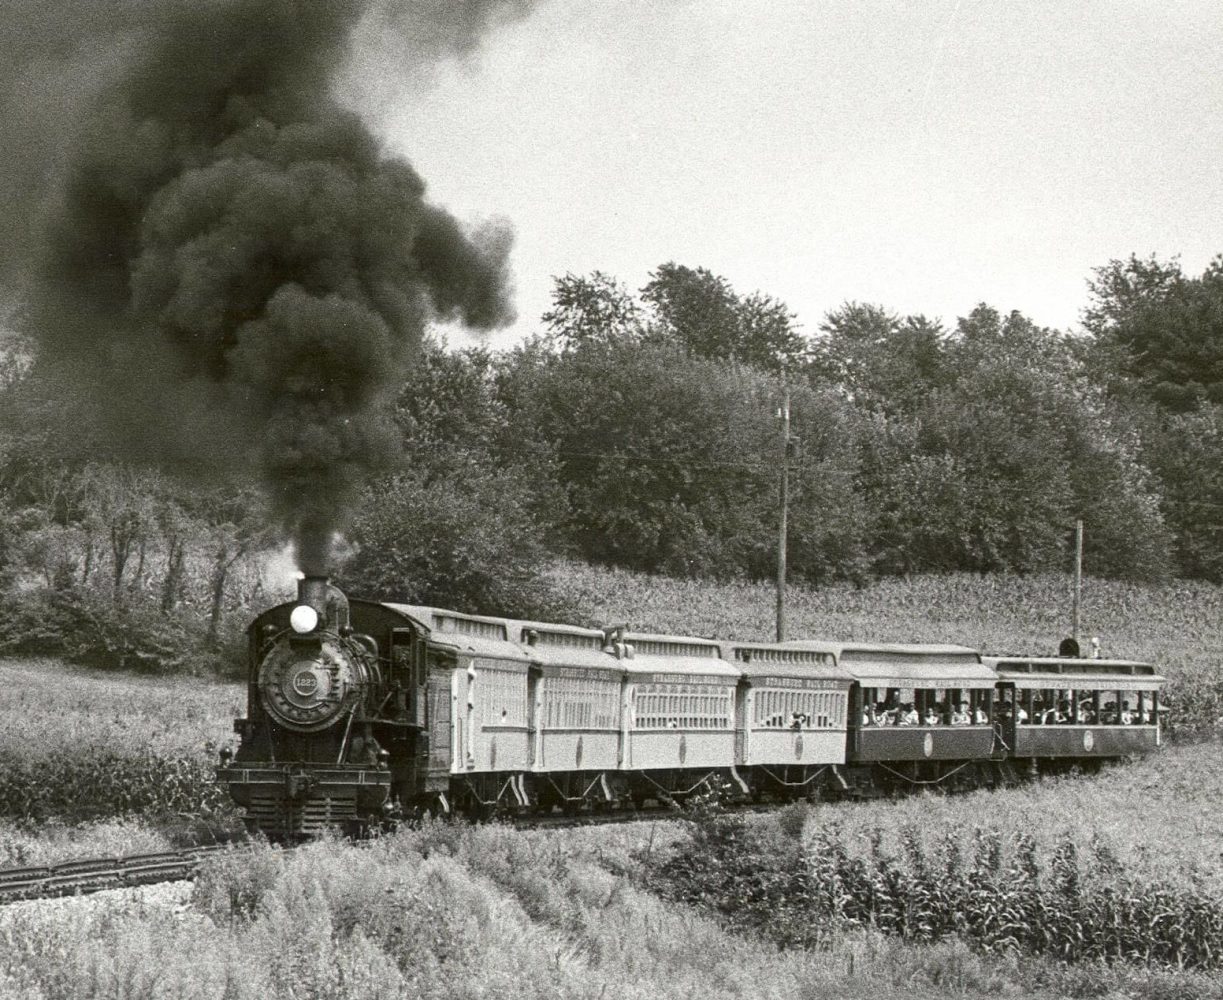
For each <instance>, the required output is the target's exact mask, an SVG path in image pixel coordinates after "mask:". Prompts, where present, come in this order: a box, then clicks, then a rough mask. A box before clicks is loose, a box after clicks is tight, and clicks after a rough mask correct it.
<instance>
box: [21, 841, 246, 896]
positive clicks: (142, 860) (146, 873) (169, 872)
mask: <svg viewBox="0 0 1223 1000" xmlns="http://www.w3.org/2000/svg"><path fill="white" fill-rule="evenodd" d="M233 849H234V847H233V845H232V844H212V845H209V846H206V847H189V848H184V849H183V850H178V851H160V852H158V853H156V854H129V855H126V856H123V857H115V858H81V859H79V860H76V861H61V862H59V863H57V864H53V865H37V866H34V867H30V868H6V869H0V905H4V904H6V903H15V902H17V901H18V900H23V899H52V898H55V897H57V896H77V895H85V894H86V893H91V892H101V891H102V890H104V889H129V888H132V887H134V886H140V885H154V884H156V883H158V882H176V881H180V880H182V879H189V878H192V877H193V876H194V875H195V873H196V872H197V871H198V870H199V866H200V863H201V862H203V861H204V859H206V858H208V857H211V856H213V855H215V854H218V853H220V852H222V851H227V850H233Z"/></svg>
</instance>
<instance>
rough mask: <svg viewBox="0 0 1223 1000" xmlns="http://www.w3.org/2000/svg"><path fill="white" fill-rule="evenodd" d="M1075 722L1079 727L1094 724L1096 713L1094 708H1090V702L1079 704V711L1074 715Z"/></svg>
mask: <svg viewBox="0 0 1223 1000" xmlns="http://www.w3.org/2000/svg"><path fill="white" fill-rule="evenodd" d="M1075 720H1076V721H1077V722H1078V723H1079V725H1081V726H1090V725H1093V724H1094V723H1095V721H1096V711H1095V709H1094V708H1092V707H1091V702H1089V701H1080V702H1079V709H1078V711H1077V712H1076V713H1075Z"/></svg>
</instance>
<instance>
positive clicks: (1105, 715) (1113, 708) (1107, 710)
mask: <svg viewBox="0 0 1223 1000" xmlns="http://www.w3.org/2000/svg"><path fill="white" fill-rule="evenodd" d="M1100 722H1101V724H1102V725H1105V726H1115V725H1116V724H1117V703H1116V702H1115V701H1110V702H1108V703H1107V704H1106V705H1105V706H1104V707H1103V708H1102V709H1101V710H1100Z"/></svg>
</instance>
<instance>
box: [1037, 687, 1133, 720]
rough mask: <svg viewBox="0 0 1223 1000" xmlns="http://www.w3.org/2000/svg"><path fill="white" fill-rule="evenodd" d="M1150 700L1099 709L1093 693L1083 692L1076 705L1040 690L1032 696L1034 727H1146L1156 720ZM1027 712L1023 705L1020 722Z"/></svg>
mask: <svg viewBox="0 0 1223 1000" xmlns="http://www.w3.org/2000/svg"><path fill="white" fill-rule="evenodd" d="M1152 709H1153V706H1152V705H1151V704H1150V703H1146V704H1139V705H1130V704H1129V703H1128V702H1122V703H1121V704H1120V705H1118V704H1117V702H1116V701H1107V702H1105V703H1104V704H1103V705H1102V706H1101V707H1100V710H1099V712H1098V713H1097V711H1096V706H1095V702H1094V700H1093V699H1092V696H1091V693H1090V692H1084V693H1083V694H1080V695H1079V696H1078V698H1077V699H1075V702H1074V703H1073V704H1072V703H1071V701H1070V699H1069V698H1065V697H1060V698H1058V697H1054V696H1052V695H1050V696H1048V697H1044V696H1042V695H1041V694H1040V693H1039V692H1037V693H1035V694H1033V695H1032V719H1031V724H1032V725H1034V726H1057V725H1065V726H1074V725H1079V726H1094V725H1097V724H1098V725H1101V726H1143V725H1150V724H1151V723H1152V722H1153V721H1154V715H1153V712H1152ZM1027 714H1028V713H1027V712H1025V711H1024V709H1023V706H1022V705H1020V706H1019V721H1020V722H1026V721H1027V718H1026V716H1027Z"/></svg>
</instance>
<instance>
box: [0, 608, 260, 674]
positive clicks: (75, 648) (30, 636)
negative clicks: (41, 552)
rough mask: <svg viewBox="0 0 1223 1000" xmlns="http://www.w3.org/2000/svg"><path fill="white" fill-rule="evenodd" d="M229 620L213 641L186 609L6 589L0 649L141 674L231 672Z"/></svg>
mask: <svg viewBox="0 0 1223 1000" xmlns="http://www.w3.org/2000/svg"><path fill="white" fill-rule="evenodd" d="M239 635H240V633H239V631H238V627H237V625H234V626H232V627H231V628H230V629H229V630H228V631H227V632H226V633H225V634H224V636H223V637H222V640H221V642H220V644H219V645H216V646H210V645H208V644H207V643H206V641H205V633H204V631H203V628H202V625H201V623H199V622H197V621H195V620H193V619H192V617H191V616H190V615H189V614H186V613H184V614H166V613H164V612H162V611H161V610H160V609H159V608H157V607H155V606H154V605H153V604H152V603H149V602H145V601H133V602H131V603H118V604H117V603H115V602H114V601H112V600H111V599H110V598H109V597H105V596H102V595H100V594H97V593H95V592H94V591H91V590H87V589H81V588H75V587H70V588H66V589H62V590H52V589H37V590H31V591H25V592H21V593H17V594H14V595H11V596H10V598H9V600H8V603H7V608H6V614H5V615H4V616H3V617H2V618H0V652H2V653H8V654H19V655H26V656H58V657H62V658H63V659H66V660H69V661H70V662H72V663H78V664H81V665H82V666H90V667H96V668H98V669H102V670H121V671H129V672H134V673H147V674H175V673H189V674H194V675H197V676H198V675H203V674H212V675H216V674H220V675H233V673H234V671H235V670H237V669H238V666H237V665H240V664H241V663H242V655H243V654H242V650H241V647H240V642H241V640H240V638H239Z"/></svg>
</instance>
